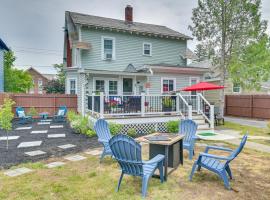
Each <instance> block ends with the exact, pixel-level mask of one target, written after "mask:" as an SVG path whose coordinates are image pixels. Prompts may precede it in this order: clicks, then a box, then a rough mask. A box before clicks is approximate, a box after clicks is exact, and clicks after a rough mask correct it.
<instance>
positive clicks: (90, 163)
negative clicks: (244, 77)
mask: <svg viewBox="0 0 270 200" xmlns="http://www.w3.org/2000/svg"><path fill="white" fill-rule="evenodd" d="M202 150H203V148H197V149H196V157H197V155H198V152H200V151H202ZM147 151H148V149H147V146H144V156H146V155H147ZM84 156H85V155H84ZM184 156H185V157H184V158H185V161H184V166H180V167H179V168H178V169H177V170H176V171H174V172H173V173H172V174H171V175H169V178H168V181H167V182H165V183H163V184H160V182H159V180H158V179H151V181H150V182H149V188H148V196H147V199H155V200H156V199H172V200H173V199H177V200H179V199H205V200H206V199H269V196H270V173H269V166H270V154H262V153H259V152H256V151H251V150H248V149H244V152H243V153H241V154H240V155H239V157H238V158H237V159H235V160H234V161H233V162H232V163H231V168H232V172H233V176H234V179H233V180H232V181H231V186H232V190H230V191H228V190H226V189H225V188H224V186H223V184H222V182H221V181H220V180H219V178H218V177H217V176H216V175H215V174H213V173H211V172H209V171H206V170H202V171H201V172H199V173H195V175H194V180H193V181H192V182H190V181H188V176H189V173H190V170H191V167H192V164H193V162H194V160H193V161H189V160H188V159H187V154H185V155H184ZM194 159H195V158H194ZM55 160H56V158H54V159H50V160H48V161H44V163H45V162H46V163H47V162H51V161H55ZM59 160H61V159H58V161H59ZM44 163H42V162H39V163H34V164H32V163H30V164H23V165H21V166H26V167H29V168H34V169H35V171H34V172H32V173H30V174H26V175H22V176H19V177H13V178H11V177H7V176H5V175H3V170H2V171H0V191H1V192H0V199H3V200H17V199H18V200H19V199H20V200H91V199H101V200H102V199H106V200H107V199H117V200H120V199H141V179H140V178H138V177H130V176H124V179H123V182H122V185H121V188H120V192H118V193H117V192H115V188H116V185H117V181H118V178H119V175H120V171H119V167H118V164H117V163H116V162H115V161H114V160H112V159H111V158H106V159H105V160H104V162H102V163H99V159H98V157H95V156H88V157H87V159H86V160H83V161H79V162H67V164H66V165H64V166H62V167H58V168H54V169H47V168H45V167H44Z"/></svg>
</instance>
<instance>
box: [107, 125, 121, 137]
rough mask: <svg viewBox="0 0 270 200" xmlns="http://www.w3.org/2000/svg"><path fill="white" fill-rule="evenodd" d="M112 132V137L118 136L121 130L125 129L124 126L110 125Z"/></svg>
mask: <svg viewBox="0 0 270 200" xmlns="http://www.w3.org/2000/svg"><path fill="white" fill-rule="evenodd" d="M109 127H110V132H111V134H112V135H117V134H118V133H120V131H121V129H122V128H123V125H122V124H116V123H109Z"/></svg>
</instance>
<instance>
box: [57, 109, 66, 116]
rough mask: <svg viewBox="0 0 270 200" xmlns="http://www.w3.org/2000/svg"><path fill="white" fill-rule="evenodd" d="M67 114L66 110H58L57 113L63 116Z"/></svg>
mask: <svg viewBox="0 0 270 200" xmlns="http://www.w3.org/2000/svg"><path fill="white" fill-rule="evenodd" d="M64 114H65V110H58V113H57V115H58V116H63V115H64Z"/></svg>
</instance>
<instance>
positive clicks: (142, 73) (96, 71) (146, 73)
mask: <svg viewBox="0 0 270 200" xmlns="http://www.w3.org/2000/svg"><path fill="white" fill-rule="evenodd" d="M84 72H85V73H91V74H109V75H110V74H113V75H125V76H150V75H151V73H150V72H144V71H142V72H126V71H110V70H95V69H85V70H84Z"/></svg>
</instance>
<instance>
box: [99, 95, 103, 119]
mask: <svg viewBox="0 0 270 200" xmlns="http://www.w3.org/2000/svg"><path fill="white" fill-rule="evenodd" d="M99 101H100V102H99V106H100V118H104V93H103V92H100V100H99Z"/></svg>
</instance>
